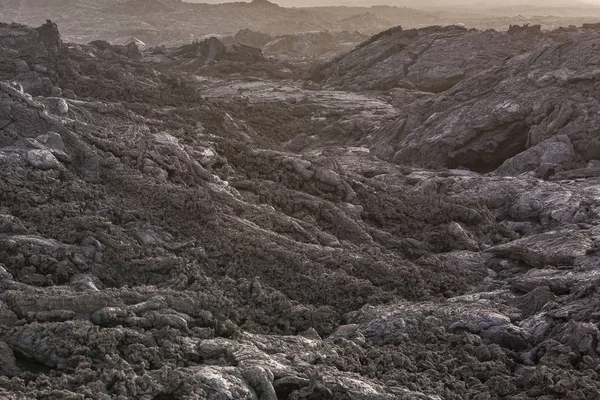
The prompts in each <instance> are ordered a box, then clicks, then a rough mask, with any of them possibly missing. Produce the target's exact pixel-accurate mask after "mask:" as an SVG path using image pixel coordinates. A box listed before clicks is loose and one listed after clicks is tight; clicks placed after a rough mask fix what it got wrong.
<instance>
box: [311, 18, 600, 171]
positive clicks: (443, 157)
mask: <svg viewBox="0 0 600 400" xmlns="http://www.w3.org/2000/svg"><path fill="white" fill-rule="evenodd" d="M598 38H599V34H598V31H597V30H594V29H581V28H580V29H575V28H573V29H559V30H556V31H553V32H549V33H542V32H540V30H539V27H525V28H521V29H516V28H514V27H513V28H512V29H511V30H510V31H509V32H507V33H500V32H490V31H487V32H479V31H468V30H466V29H463V28H458V27H447V28H427V29H422V30H409V31H403V30H401V29H395V30H391V31H388V32H385V33H382V34H381V35H378V36H376V37H374V38H373V39H372V40H370V41H368V42H365V43H364V44H363V45H361V46H360V47H359V48H357V49H356V50H355V51H353V52H351V53H349V54H347V55H345V56H343V57H341V58H339V59H337V60H335V61H332V62H331V63H330V64H328V65H325V66H324V67H323V68H321V69H320V70H318V71H316V72H315V74H314V76H313V78H314V79H315V80H316V81H318V82H323V83H325V84H326V85H327V86H329V87H335V88H347V89H351V90H364V89H376V90H392V91H393V93H394V94H393V95H394V96H395V97H396V98H397V102H398V104H399V105H401V106H402V112H401V114H400V115H399V117H398V118H397V120H396V121H394V122H393V123H391V124H390V125H389V126H387V127H384V128H382V129H381V130H380V131H379V132H377V133H375V134H374V135H373V136H372V137H371V138H368V139H367V140H365V142H364V144H366V145H369V146H370V147H371V148H372V149H373V150H375V151H376V152H377V153H378V154H380V155H382V156H384V157H386V158H389V159H393V160H395V161H396V162H398V163H411V164H417V165H421V166H427V167H448V168H457V167H463V168H468V169H471V170H474V171H478V172H490V171H494V170H496V171H497V172H498V173H502V174H508V175H518V174H521V173H523V172H528V171H536V173H537V174H538V176H540V177H543V178H549V177H552V176H553V175H554V174H556V173H560V172H562V171H564V170H565V169H575V168H585V167H586V165H588V163H590V162H594V160H597V159H599V158H600V153H598V149H600V146H599V145H598V143H597V142H598V137H597V135H596V134H595V131H594V130H593V129H590V128H589V127H591V126H594V125H595V122H593V121H594V120H595V119H596V118H597V115H600V114H598V111H600V109H599V105H598V103H597V101H596V100H595V98H596V91H597V88H596V86H595V85H594V84H593V82H594V79H595V77H596V75H597V67H596V65H598V62H599V61H600V60H599V59H598V53H597V52H595V51H593V50H591V47H590V46H591V43H594V41H595V40H598ZM363 60H368V61H367V62H363ZM583 110H586V111H583ZM596 110H597V111H596ZM587 176H589V175H587Z"/></svg>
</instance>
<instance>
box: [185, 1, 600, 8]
mask: <svg viewBox="0 0 600 400" xmlns="http://www.w3.org/2000/svg"><path fill="white" fill-rule="evenodd" d="M184 1H189V2H193V3H229V2H234V1H246V2H250V1H251V0H184ZM269 1H271V2H273V3H276V4H280V5H285V6H296V7H302V6H305V5H307V4H310V5H311V6H312V5H314V4H323V5H333V4H336V5H337V4H339V5H374V4H377V5H379V4H387V5H396V6H419V5H420V6H431V5H435V6H438V7H439V6H442V7H443V6H454V5H478V6H491V7H505V6H512V5H525V4H527V5H537V6H577V5H582V4H600V0H321V1H319V0H269Z"/></svg>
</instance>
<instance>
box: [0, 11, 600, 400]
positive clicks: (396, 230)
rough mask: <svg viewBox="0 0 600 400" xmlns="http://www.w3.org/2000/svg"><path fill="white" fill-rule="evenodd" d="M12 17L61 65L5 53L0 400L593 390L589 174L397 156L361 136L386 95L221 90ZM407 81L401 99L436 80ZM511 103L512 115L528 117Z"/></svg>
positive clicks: (557, 157) (557, 139)
mask: <svg viewBox="0 0 600 400" xmlns="http://www.w3.org/2000/svg"><path fill="white" fill-rule="evenodd" d="M256 6H260V4H258V5H256ZM1 28H2V29H3V32H4V33H5V34H3V35H1V36H0V47H1V48H2V49H6V50H7V51H8V52H9V53H10V54H13V55H15V57H16V58H17V59H22V60H24V61H25V62H26V63H27V65H28V66H30V67H31V66H32V65H40V66H41V67H44V68H46V70H47V71H49V72H48V73H47V76H45V77H46V78H47V79H48V80H49V82H47V83H48V90H47V91H40V92H39V93H28V92H27V91H26V90H22V89H23V88H22V87H19V86H18V85H15V84H12V83H11V82H12V81H13V78H14V76H15V75H16V74H18V73H20V72H19V71H17V66H16V65H15V64H14V63H11V64H10V68H7V69H6V70H2V71H1V72H0V73H1V74H0V77H1V78H2V81H0V121H8V122H7V123H6V124H4V125H3V126H2V127H1V128H0V187H1V188H2V190H1V191H0V397H3V398H4V397H6V398H9V399H10V398H11V396H12V398H17V399H20V398H38V397H39V398H57V399H58V398H68V397H74V398H76V397H77V396H80V397H81V396H84V397H87V398H92V399H102V400H104V399H111V398H115V399H119V398H137V399H144V400H146V399H148V400H156V399H165V398H182V399H214V398H230V399H256V400H275V399H302V398H313V399H364V400H367V399H373V398H377V399H390V400H391V399H398V398H401V399H402V398H405V399H428V400H438V399H464V398H492V397H493V396H504V397H506V398H515V399H517V398H525V397H524V396H528V397H542V396H543V397H544V398H546V399H562V398H565V396H569V395H571V396H576V398H578V399H596V398H597V394H598V393H599V392H600V386H599V382H600V377H599V376H598V371H599V370H600V357H599V353H600V349H599V348H598V341H599V339H600V338H599V337H598V335H599V333H598V323H599V322H600V316H599V315H598V311H597V310H598V307H599V306H600V294H599V292H598V283H599V282H600V281H599V279H600V276H599V275H598V268H599V263H598V256H597V246H598V243H599V238H598V235H599V233H598V228H597V226H598V223H599V221H600V218H599V216H600V200H599V199H600V195H599V193H598V184H597V180H596V179H595V178H587V179H578V180H570V181H561V180H554V181H547V180H542V179H539V178H537V177H536V176H535V175H534V174H525V175H518V173H520V172H522V171H524V170H528V169H529V168H530V167H529V166H530V165H532V164H531V163H530V161H528V160H520V159H518V158H514V159H513V160H514V163H506V164H505V168H506V171H504V172H503V174H500V173H498V174H495V175H482V174H479V173H477V172H473V171H468V170H464V169H447V170H437V171H428V170H423V169H418V168H413V167H410V166H406V165H398V164H394V163H390V162H388V161H384V160H382V159H381V158H378V157H376V156H374V154H373V153H372V151H371V150H370V149H369V148H368V146H366V145H364V146H362V147H358V146H356V145H357V144H359V143H356V142H360V141H362V140H363V139H364V136H360V135H368V134H371V135H372V136H371V139H372V140H382V142H381V143H383V141H384V139H385V136H381V135H380V133H378V132H376V129H377V127H378V125H380V124H383V123H384V122H385V121H386V119H385V118H381V116H377V115H376V114H377V113H378V110H380V109H379V108H378V107H379V106H378V104H381V103H377V102H375V101H374V99H373V98H372V97H369V95H368V94H363V95H362V97H356V96H354V95H353V94H352V93H344V92H335V93H327V92H325V91H323V90H313V89H310V87H309V88H307V89H303V91H301V92H299V93H301V94H302V96H309V94H312V95H313V96H314V97H315V99H313V100H310V99H306V100H302V99H293V101H292V100H290V98H291V95H289V94H288V96H289V97H285V96H267V95H266V94H265V93H266V92H267V90H266V89H264V87H265V86H263V87H262V88H261V90H260V91H259V90H256V91H255V92H253V93H248V94H247V98H246V99H236V98H233V96H231V98H229V99H228V101H223V94H221V97H220V96H218V95H217V94H215V92H218V91H219V90H223V92H222V93H230V92H228V91H226V90H224V89H221V88H223V87H225V86H226V85H227V84H229V83H228V81H227V80H226V79H225V78H222V81H221V82H220V83H219V84H218V85H214V86H211V87H209V89H207V86H203V85H206V84H205V83H202V82H200V83H199V82H198V81H201V79H198V78H197V77H196V76H193V77H190V76H189V75H186V74H184V73H182V72H181V71H180V70H179V69H177V68H175V69H172V68H170V67H169V66H168V65H167V64H164V63H162V64H161V63H160V62H157V61H156V59H151V57H150V59H148V58H149V57H146V55H147V54H150V53H144V57H142V58H136V57H131V56H130V55H129V54H123V53H122V52H119V51H117V50H116V49H111V47H110V46H111V45H110V44H108V47H105V46H104V44H102V43H94V44H91V45H89V46H82V45H65V44H63V43H62V42H61V41H60V40H59V36H58V32H57V31H56V29H55V26H54V25H53V24H51V23H48V24H47V25H45V26H44V27H43V28H41V29H38V30H33V29H30V28H26V27H23V26H20V25H3V26H2V27H1ZM424 32H425V33H423V32H417V34H418V35H421V34H425V35H429V34H430V33H431V32H433V34H437V33H439V32H446V33H448V32H450V33H451V34H450V35H448V37H446V38H445V39H444V40H446V41H447V44H448V45H452V43H451V41H452V40H453V38H455V37H457V38H459V40H466V39H465V38H464V37H463V36H464V35H467V34H468V35H470V36H469V37H468V40H475V34H476V33H474V32H467V31H464V30H463V29H460V28H445V29H441V28H440V29H438V28H431V29H429V30H425V31H424ZM428 32H429V33H428ZM436 32H437V33H436ZM9 33H10V34H9ZM525 33H527V32H525ZM534 33H535V32H534ZM392 34H393V35H398V34H399V33H398V32H396V33H392ZM414 34H415V33H412V34H411V35H414ZM486 34H490V35H491V33H486ZM515 34H523V32H516V33H515ZM535 35H537V36H539V34H538V33H535ZM582 37H584V36H582ZM15 38H16V39H15ZM415 40H416V39H415ZM419 40H420V39H419ZM536 40H537V39H536ZM376 41H377V38H375V39H374V42H373V43H376ZM461 43H462V44H464V43H463V42H461ZM206 46H207V48H206V49H207V50H208V52H209V53H207V54H209V55H210V52H211V50H210V48H211V47H210V42H207V43H206ZM366 46H369V45H368V44H367V45H366ZM188 49H195V51H197V50H198V49H200V50H201V49H202V46H200V45H198V44H195V45H192V46H191V47H189V48H188ZM206 49H205V50H206ZM215 49H216V50H215ZM219 49H220V47H219V46H216V47H214V46H213V50H215V52H214V54H215V55H216V56H215V57H216V58H218V55H219V54H221V53H220V50H219ZM180 50H181V49H179V50H175V52H177V51H180ZM153 51H156V49H155V50H153ZM226 51H227V50H225V52H226ZM25 52H27V55H26V54H24V53H25ZM148 52H150V50H148ZM2 54H8V53H2ZM186 54H187V53H186ZM194 54H196V53H194ZM423 54H425V53H423ZM201 56H202V57H197V58H198V59H200V60H201V61H202V62H204V61H205V60H206V57H205V56H206V54H204V55H202V54H201ZM177 57H180V58H188V59H194V57H196V55H192V56H191V58H189V57H186V56H185V54H178V55H177ZM177 57H176V58H177ZM454 61H456V60H454ZM454 61H453V62H454ZM7 65H8V64H7ZM157 65H160V66H161V68H162V71H161V72H158V71H157V69H156V68H158V67H157ZM19 68H22V69H24V65H23V64H22V63H21V66H20V67H19ZM44 68H39V67H38V68H37V70H39V71H44ZM515 68H516V67H515ZM516 70H517V71H519V69H518V68H517V69H516ZM50 71H56V73H55V74H52V73H51V72H50ZM38 73H40V74H44V72H38ZM469 74H470V73H465V74H464V76H463V77H461V78H460V79H461V82H459V83H458V84H457V85H458V86H460V85H462V84H463V83H462V82H463V81H464V82H468V81H469V80H470V79H476V77H477V76H479V75H477V74H474V75H472V76H471V75H469ZM459 75H460V74H457V73H456V71H452V70H451V69H448V70H437V71H433V72H431V76H428V77H424V78H423V82H430V83H424V85H429V84H430V85H432V86H436V87H439V86H437V85H440V82H441V81H444V82H446V83H445V84H447V82H448V79H449V77H450V78H452V79H451V80H453V79H458V77H459ZM238 83H239V82H232V83H230V84H231V88H238V87H240V86H238ZM268 84H269V83H268V82H267V83H265V84H264V85H268ZM274 85H279V89H278V90H280V91H288V92H291V93H296V92H294V91H295V90H296V88H297V87H296V86H293V85H291V84H290V86H289V87H282V84H281V82H280V81H279V82H277V83H275V84H274ZM465 85H466V83H465ZM551 87H554V86H551ZM558 87H560V86H558ZM54 88H62V89H61V90H60V91H58V90H56V89H54ZM422 89H423V90H425V89H426V88H425V87H424V86H423V88H422ZM232 90H233V89H232ZM410 90H411V92H405V93H396V95H395V99H396V101H401V100H402V99H409V100H410V99H412V100H415V101H416V102H419V101H422V100H424V99H425V100H426V99H430V98H432V97H431V96H434V95H432V94H431V93H429V94H428V93H426V92H422V91H419V92H416V91H414V90H413V89H410ZM451 90H455V89H451ZM448 93H449V92H448V91H446V92H443V93H442V94H440V95H439V96H440V97H437V100H436V101H440V102H441V101H442V100H441V99H442V96H447V95H448ZM435 96H438V95H435ZM419 99H420V100H419ZM58 100H61V102H60V103H59V102H58ZM412 100H410V101H412ZM363 101H364V102H365V103H366V102H367V101H373V103H375V104H376V105H375V106H373V107H371V108H368V109H367V110H364V109H363V110H361V111H358V108H357V103H360V102H363ZM379 101H381V100H379ZM472 101H473V105H472V106H473V107H475V106H476V105H477V104H479V103H477V101H481V104H480V105H481V106H482V107H488V106H490V107H491V104H496V103H494V101H491V100H490V99H489V98H488V97H486V95H485V94H480V97H478V98H477V99H475V98H474V99H473V100H472ZM62 102H64V104H66V105H67V109H66V110H64V107H62V108H61V107H59V104H62ZM315 104H317V105H320V107H317V106H315ZM427 104H428V103H426V102H425V103H423V104H422V105H423V107H425V106H426V105H427ZM440 104H441V103H440ZM500 105H501V107H500V108H498V109H497V113H498V115H500V116H501V117H502V118H508V119H510V120H511V121H512V122H511V123H510V124H508V125H507V126H504V128H502V129H499V132H500V133H502V132H505V131H506V132H507V131H510V130H511V129H513V128H515V127H518V126H520V125H519V124H521V123H522V122H521V119H522V118H528V115H529V114H528V112H529V111H530V110H529V108H527V107H516V108H515V107H514V104H513V103H510V104H509V103H505V102H503V103H500ZM393 107H395V106H393V105H389V107H387V108H383V107H382V108H381V109H382V110H383V111H384V113H385V114H386V115H388V114H387V113H391V111H390V110H394V108H393ZM565 107H566V106H565ZM572 107H573V110H574V111H573V113H575V114H576V112H577V110H579V109H578V107H579V106H578V105H577V104H575V103H573V105H572ZM324 108H325V109H326V110H325V111H323V109H324ZM363 108H366V107H363ZM565 110H566V108H565ZM317 112H319V113H322V114H319V115H323V116H319V115H317V114H316V113H317ZM326 112H330V113H334V115H333V116H332V115H328V114H327V113H326ZM464 112H466V111H464ZM564 112H565V113H567V114H568V111H564ZM560 113H561V112H560V111H559V112H558V114H560ZM346 114H351V116H348V115H346ZM336 115H337V117H336ZM290 116H291V117H290ZM413 117H414V116H413ZM488 117H489V116H488ZM321 118H323V120H322V119H321ZM363 118H371V120H370V121H369V122H367V123H364V125H363V126H362V127H359V128H356V129H355V130H349V127H350V126H351V125H352V123H358V122H359V121H360V120H361V119H363ZM415 118H417V117H415ZM419 118H420V117H419ZM436 118H437V117H433V120H432V121H435V120H436ZM439 118H442V116H440V117H439ZM482 118H483V117H482ZM489 118H492V117H489ZM493 118H495V117H493ZM493 118H492V119H493ZM561 118H563V117H561ZM417 119H418V118H417ZM417 119H415V120H414V121H413V122H415V121H416V120H417ZM442 119H443V118H442ZM373 121H376V123H375V122H373ZM490 121H491V120H490ZM490 121H488V122H489V124H488V125H485V126H486V127H488V128H489V130H490V132H489V135H492V133H493V129H494V127H495V125H494V123H493V121H491V122H490ZM582 121H583V120H580V123H583V122H582ZM410 123H412V122H410V121H409V122H406V124H407V125H409V124H410ZM415 123H416V122H415ZM457 123H458V122H457ZM432 124H433V122H432ZM511 124H512V125H511ZM394 126H399V125H394ZM379 127H380V126H379ZM284 128H285V129H284ZM345 129H348V130H345ZM486 129H487V128H486ZM515 129H516V128H515ZM281 131H284V132H281ZM348 132H352V134H353V135H355V136H356V137H349V135H348ZM380 132H381V131H380ZM309 133H310V135H308V134H309ZM538 133H540V132H538ZM540 134H541V133H540ZM378 135H379V136H378ZM509 136H510V135H509ZM511 137H512V136H511ZM296 138H299V139H297V141H298V142H300V141H301V142H302V143H304V144H303V145H300V144H298V143H295V142H294V140H295V139H296ZM538 139H540V140H538V142H536V145H537V147H536V146H535V145H533V146H531V149H532V150H531V154H525V155H526V156H527V157H529V156H531V157H532V158H536V157H537V158H539V160H540V163H541V164H552V165H555V166H556V167H555V168H558V167H560V168H563V170H564V171H568V170H569V169H568V168H570V163H571V162H575V163H576V162H577V160H578V157H581V154H582V153H581V150H580V147H578V145H577V143H578V142H577V140H576V138H575V137H573V136H572V135H571V136H570V135H568V134H564V135H554V136H551V137H544V139H543V140H541V138H538ZM461 140H462V139H461ZM532 140H533V139H532ZM302 143H301V144H302ZM388 145H389V143H388ZM438 145H439V143H438V144H436V146H438ZM440 146H441V145H440ZM478 146H479V145H478V144H477V143H474V144H473V149H474V150H477V149H479V148H480V147H478ZM434 147H435V146H434ZM434 147H432V148H434ZM423 151H425V150H423ZM521 154H524V153H521ZM534 164H535V163H534ZM541 164H540V165H541ZM586 166H587V164H586ZM589 168H595V167H594V164H593V163H592V164H591V165H590V166H589ZM501 171H502V170H499V171H498V172H501ZM513 175H516V176H513ZM573 398H575V397H573Z"/></svg>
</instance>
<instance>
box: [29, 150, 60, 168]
mask: <svg viewBox="0 0 600 400" xmlns="http://www.w3.org/2000/svg"><path fill="white" fill-rule="evenodd" d="M26 159H27V162H29V164H30V165H31V166H32V167H34V168H38V169H42V170H48V169H60V167H61V165H60V162H59V161H58V160H57V159H56V157H55V156H54V154H52V152H51V151H50V150H29V151H28V152H27V155H26Z"/></svg>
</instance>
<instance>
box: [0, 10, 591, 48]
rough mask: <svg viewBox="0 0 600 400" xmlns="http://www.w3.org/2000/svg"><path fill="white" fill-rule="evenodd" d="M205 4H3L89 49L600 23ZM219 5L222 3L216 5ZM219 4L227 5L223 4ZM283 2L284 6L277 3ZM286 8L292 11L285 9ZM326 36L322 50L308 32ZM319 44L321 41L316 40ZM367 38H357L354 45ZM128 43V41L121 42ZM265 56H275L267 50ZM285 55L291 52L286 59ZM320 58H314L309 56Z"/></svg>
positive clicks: (559, 14) (585, 14) (15, 17)
mask: <svg viewBox="0 0 600 400" xmlns="http://www.w3.org/2000/svg"><path fill="white" fill-rule="evenodd" d="M210 2H211V1H208V0H206V1H203V0H200V1H199V0H187V1H182V0H0V21H4V22H18V23H22V24H26V25H30V26H38V25H40V24H42V23H43V22H44V21H45V20H46V19H48V18H51V19H52V20H53V21H55V22H57V23H58V24H59V25H60V27H61V34H62V35H63V38H64V39H65V40H66V41H68V42H74V43H82V44H86V43H89V42H90V41H93V40H105V41H108V42H110V43H113V42H121V41H122V40H124V39H126V38H130V37H131V36H134V37H136V38H138V39H139V40H140V41H142V42H143V43H145V44H146V45H148V46H159V45H167V46H180V45H184V44H187V43H189V42H191V41H192V40H202V39H205V38H208V37H210V36H217V37H231V36H234V35H235V34H236V33H237V32H238V31H240V30H242V31H243V30H246V29H250V30H252V31H255V32H260V33H263V34H268V35H271V36H282V35H296V34H298V35H300V37H299V38H297V41H299V42H304V44H300V48H299V50H300V51H301V52H302V51H305V50H306V49H307V44H306V42H307V41H308V42H311V46H312V47H314V46H315V44H316V45H317V46H316V47H317V48H316V49H311V50H313V51H314V53H316V54H317V55H322V54H324V53H326V52H327V51H330V50H331V49H330V47H331V46H332V44H335V43H340V44H341V45H340V46H339V47H336V48H335V49H334V50H335V52H336V53H337V54H340V53H343V52H346V51H348V50H349V48H348V47H347V46H346V45H344V44H343V43H347V41H337V42H336V41H333V42H332V41H331V40H328V39H327V37H326V35H327V34H332V33H333V34H335V33H340V32H344V31H347V32H350V33H354V32H357V31H358V32H360V33H362V34H363V35H371V34H375V33H377V32H380V31H382V30H385V29H388V28H391V27H394V26H398V25H400V26H403V27H404V28H407V29H408V28H423V27H427V26H432V25H440V26H446V25H461V26H465V27H467V28H477V29H481V30H485V29H496V30H499V31H505V30H506V29H508V27H509V25H511V24H512V25H514V24H519V25H524V24H530V25H538V24H539V25H541V26H542V28H543V29H544V30H552V29H555V28H558V27H561V26H564V27H566V26H570V25H576V26H581V25H582V24H584V23H595V22H597V21H598V19H599V18H600V7H598V6H597V5H593V4H584V3H576V2H575V1H573V2H569V3H568V6H569V7H566V6H565V4H567V3H566V2H563V5H562V6H561V5H560V4H552V3H551V2H549V1H544V2H543V4H540V3H542V2H540V1H538V3H537V5H536V6H516V5H512V4H510V3H509V2H503V3H504V4H505V6H504V7H499V6H494V5H493V4H491V5H490V4H486V2H477V1H471V3H474V4H468V3H469V2H468V1H464V2H461V3H464V4H465V6H462V7H459V6H457V5H453V4H446V3H447V2H443V1H434V2H431V1H410V2H408V1H404V0H403V1H397V2H396V3H397V4H399V5H402V6H396V7H392V6H372V7H347V6H343V7H339V6H338V7H333V6H328V7H326V6H324V5H325V4H327V2H326V1H319V2H317V3H318V4H319V5H320V7H298V4H297V2H293V1H292V2H291V3H290V1H289V0H287V1H286V0H280V1H276V2H269V1H267V0H252V1H248V2H229V3H223V4H205V3H210ZM212 2H213V3H214V2H215V1H214V0H212ZM218 2H223V1H221V0H219V1H218ZM275 3H279V4H280V5H283V6H280V5H278V4H275ZM284 6H285V7H284ZM317 32H320V33H321V34H322V35H324V36H325V37H322V38H321V39H322V40H323V48H320V47H319V46H318V44H319V43H315V42H312V41H311V40H310V38H306V35H307V34H308V35H311V34H315V33H317ZM313 39H314V38H313ZM363 40H364V38H361V39H358V40H357V41H352V44H353V45H357V44H359V43H360V42H362V41H363ZM121 44H122V43H121ZM265 53H269V52H268V51H266V52H265ZM284 55H285V54H284ZM310 55H313V54H310Z"/></svg>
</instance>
